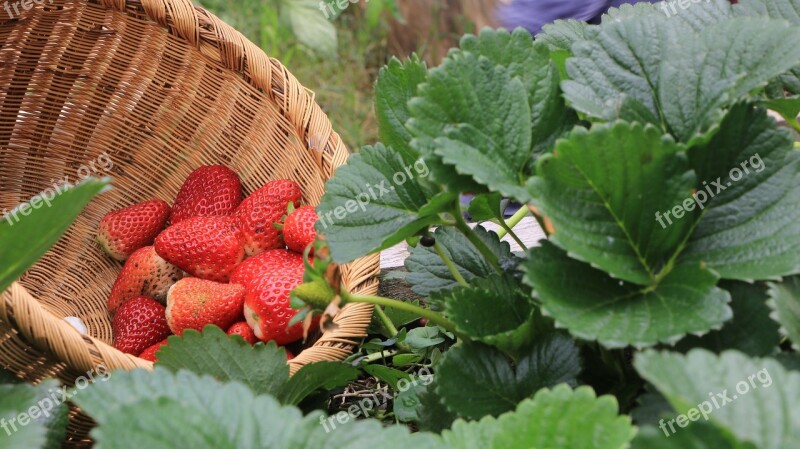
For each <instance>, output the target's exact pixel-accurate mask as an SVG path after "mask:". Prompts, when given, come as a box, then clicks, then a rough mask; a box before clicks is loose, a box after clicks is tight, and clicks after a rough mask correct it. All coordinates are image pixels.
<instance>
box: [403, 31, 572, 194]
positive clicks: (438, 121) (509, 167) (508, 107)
mask: <svg viewBox="0 0 800 449" xmlns="http://www.w3.org/2000/svg"><path fill="white" fill-rule="evenodd" d="M461 47H462V48H461V50H454V51H451V52H450V54H449V55H448V57H447V58H446V59H445V61H444V62H443V63H442V65H441V66H439V67H437V68H434V69H431V70H430V72H429V74H428V82H427V83H424V84H422V85H420V86H419V90H418V95H419V96H418V97H417V98H414V99H413V100H411V102H410V103H409V109H410V111H411V116H412V118H411V119H410V120H409V122H408V123H407V126H408V127H409V129H410V130H411V132H412V133H413V134H414V135H415V136H416V138H417V139H416V140H415V143H414V144H415V147H416V148H417V149H419V150H420V152H421V153H422V154H424V155H426V156H429V155H431V154H433V153H435V154H436V155H437V156H439V157H441V160H442V162H444V163H445V164H449V165H452V166H453V167H454V168H455V171H456V172H458V174H460V175H467V176H469V177H471V178H472V179H473V180H474V181H475V182H477V183H478V184H480V185H482V186H486V187H488V188H490V189H491V190H493V191H497V192H500V193H502V194H504V195H506V196H509V197H513V198H516V199H518V200H520V201H526V200H527V198H528V193H527V191H526V189H525V188H524V181H525V179H527V177H528V176H529V175H530V174H531V173H532V172H533V167H534V162H535V158H536V155H537V154H538V153H541V152H542V151H546V150H547V149H549V148H550V147H551V146H552V143H553V142H554V141H555V139H556V137H558V135H560V134H561V133H562V132H563V131H564V129H566V128H568V127H569V126H571V124H572V123H574V115H573V114H572V113H571V112H570V111H568V110H567V108H566V107H565V106H564V102H563V99H562V98H561V95H560V91H559V88H558V83H559V81H560V78H559V73H558V69H557V68H556V66H555V64H554V63H553V61H551V59H550V55H549V51H548V49H547V47H546V46H545V45H544V44H542V45H534V44H532V43H531V40H530V35H529V34H528V33H526V32H525V31H524V30H521V29H520V30H517V31H515V32H514V33H513V34H511V33H508V32H506V31H491V30H487V31H484V32H483V33H481V35H480V36H479V37H474V36H467V37H465V38H464V39H463V40H462V43H461ZM487 117H491V118H492V119H491V120H487V119H486V118H487ZM432 170H433V173H434V175H435V177H436V178H437V179H438V180H439V181H440V182H443V183H448V185H450V186H451V187H461V186H463V185H464V183H462V182H449V181H452V180H453V179H456V180H457V177H456V178H454V177H453V173H452V169H451V170H450V173H448V170H447V169H446V167H435V168H433V169H432ZM466 190H471V189H468V188H467V189H466ZM477 193H480V192H477Z"/></svg>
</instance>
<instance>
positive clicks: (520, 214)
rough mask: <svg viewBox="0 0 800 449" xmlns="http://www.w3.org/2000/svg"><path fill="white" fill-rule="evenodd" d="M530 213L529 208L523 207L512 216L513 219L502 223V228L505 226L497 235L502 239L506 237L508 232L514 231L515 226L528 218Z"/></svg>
mask: <svg viewBox="0 0 800 449" xmlns="http://www.w3.org/2000/svg"><path fill="white" fill-rule="evenodd" d="M529 213H531V211H530V210H528V208H527V206H525V205H522V207H520V208H519V210H518V211H516V212H515V213H514V215H512V216H511V218H509V219H508V220H507V221H505V222H501V223H500V226H503V229H502V230H500V231H497V235H498V236H499V237H500V238H503V237H505V235H506V232H510V231H511V229H513V228H514V226H516V225H518V224H519V222H520V221H522V219H523V218H525V217H527V216H528V214H529ZM504 225H505V226H504Z"/></svg>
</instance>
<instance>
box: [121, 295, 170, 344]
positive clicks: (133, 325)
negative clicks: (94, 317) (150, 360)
mask: <svg viewBox="0 0 800 449" xmlns="http://www.w3.org/2000/svg"><path fill="white" fill-rule="evenodd" d="M164 311H165V309H164V306H163V305H161V304H159V303H158V302H156V301H154V300H152V299H150V298H147V297H145V296H139V297H138V298H134V299H131V300H130V301H128V302H126V303H125V304H123V305H122V306H121V307H120V308H119V310H117V314H116V315H114V319H113V320H112V321H111V330H112V332H113V333H114V347H115V348H117V349H119V350H120V351H122V352H126V353H128V354H133V355H137V356H138V355H139V354H141V353H142V351H144V350H145V349H147V348H148V347H150V346H152V345H154V344H156V343H157V342H159V341H161V340H164V339H165V338H167V337H169V335H170V331H169V326H167V320H166V318H165V315H164Z"/></svg>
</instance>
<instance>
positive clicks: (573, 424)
mask: <svg viewBox="0 0 800 449" xmlns="http://www.w3.org/2000/svg"><path fill="white" fill-rule="evenodd" d="M635 434H636V430H635V429H634V427H633V426H631V422H630V418H628V417H626V416H619V415H618V405H617V401H616V399H614V397H613V396H602V397H600V398H598V397H596V396H595V394H594V391H592V389H591V388H589V387H580V388H578V389H576V390H572V389H570V388H569V387H567V386H566V385H559V386H557V387H556V388H554V389H553V390H541V391H539V392H538V393H537V394H536V396H535V397H533V399H526V400H524V401H522V402H521V403H520V404H519V405H517V406H516V411H515V412H514V413H507V414H504V415H502V416H500V417H499V418H492V417H486V418H483V419H481V420H480V421H476V422H470V423H467V422H464V421H461V420H459V421H456V423H455V424H454V425H453V429H452V430H450V431H445V432H444V433H443V434H442V438H443V439H444V441H445V442H446V443H448V444H449V445H450V447H452V448H453V449H522V448H525V449H577V448H580V449H624V448H627V447H628V444H629V442H630V441H631V440H632V439H633V437H634V435H635Z"/></svg>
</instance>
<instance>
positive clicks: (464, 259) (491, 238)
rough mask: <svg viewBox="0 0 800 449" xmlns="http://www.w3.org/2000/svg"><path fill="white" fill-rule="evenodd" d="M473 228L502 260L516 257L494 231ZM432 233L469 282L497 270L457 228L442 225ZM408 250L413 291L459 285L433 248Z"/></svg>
mask: <svg viewBox="0 0 800 449" xmlns="http://www.w3.org/2000/svg"><path fill="white" fill-rule="evenodd" d="M474 231H475V233H476V234H477V235H478V237H479V238H480V239H481V240H483V242H484V243H486V245H487V246H488V247H489V249H491V250H492V252H493V253H494V254H497V256H498V258H499V259H500V260H501V261H502V260H505V259H509V258H511V257H514V256H513V255H512V254H511V247H510V246H509V245H508V243H506V242H502V241H500V239H499V238H498V237H497V234H495V233H494V232H491V231H487V230H486V229H484V228H482V227H480V226H477V227H475V229H474ZM433 236H434V238H435V239H436V242H437V243H439V245H441V246H442V248H443V250H444V253H445V254H446V255H447V257H449V258H450V260H451V261H453V263H454V264H455V266H456V268H457V269H458V272H459V273H461V275H462V276H463V277H464V279H465V280H466V281H467V282H470V281H471V280H472V279H474V278H476V277H488V276H490V275H492V274H494V273H496V271H495V270H494V268H492V266H491V265H489V263H488V262H486V260H485V259H484V258H483V256H482V255H481V253H480V252H479V251H478V250H477V249H476V248H475V247H474V246H473V245H472V243H470V241H469V240H467V238H466V237H465V236H464V234H462V233H460V232H459V231H458V230H456V229H454V228H451V227H440V228H437V229H436V231H435V232H434V233H433ZM409 251H410V252H411V255H410V256H409V257H408V258H407V259H406V260H405V267H406V270H408V271H409V273H408V277H407V280H408V282H409V284H411V290H412V291H413V292H414V293H416V294H418V295H425V296H427V295H429V294H431V293H433V292H437V291H442V290H449V289H452V288H453V287H456V286H458V282H457V281H456V280H455V279H454V278H453V275H452V274H451V273H450V270H449V269H448V268H447V265H445V263H444V262H443V261H442V258H441V257H439V255H438V254H436V251H435V250H434V248H427V247H424V246H422V245H418V246H417V247H416V248H409Z"/></svg>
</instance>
